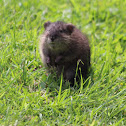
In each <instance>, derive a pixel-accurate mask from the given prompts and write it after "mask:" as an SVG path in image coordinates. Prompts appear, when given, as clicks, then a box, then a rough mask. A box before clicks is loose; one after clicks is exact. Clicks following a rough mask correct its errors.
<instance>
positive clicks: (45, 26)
mask: <svg viewBox="0 0 126 126" xmlns="http://www.w3.org/2000/svg"><path fill="white" fill-rule="evenodd" d="M50 24H51V22H50V21H47V22H45V23H44V28H45V29H46V28H47V27H48V26H49V25H50Z"/></svg>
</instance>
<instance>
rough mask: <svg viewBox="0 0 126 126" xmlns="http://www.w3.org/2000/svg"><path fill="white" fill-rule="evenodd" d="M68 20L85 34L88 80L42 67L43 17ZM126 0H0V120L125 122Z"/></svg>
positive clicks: (23, 122)
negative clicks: (71, 80)
mask: <svg viewBox="0 0 126 126" xmlns="http://www.w3.org/2000/svg"><path fill="white" fill-rule="evenodd" d="M57 20H62V21H66V22H71V23H73V24H74V25H76V26H77V27H78V28H80V29H81V30H82V31H83V32H85V33H86V34H87V35H88V36H89V39H90V46H91V65H92V69H93V72H91V73H90V77H89V81H88V82H87V86H86V87H85V88H83V87H82V86H83V85H85V83H83V82H81V88H80V89H74V88H70V87H69V86H67V85H64V83H63V82H62V79H61V81H60V79H57V80H56V81H55V80H54V76H52V75H50V74H49V75H48V76H47V74H46V72H45V69H44V67H42V66H41V65H42V63H41V59H40V54H39V44H38V43H39V36H40V35H41V34H42V32H43V30H44V29H43V23H44V22H46V21H57ZM125 96H126V0H102V1H101V0H92V1H91V0H85V1H84V0H55V1H52V0H0V125H5V126H8V125H15V126H16V125H18V126H21V125H22V126H23V125H59V126H61V125H69V126H71V125H75V126H77V125H78V126H80V125H86V126H88V125H90V126H98V125H113V126H124V125H126V121H125V120H126V99H125Z"/></svg>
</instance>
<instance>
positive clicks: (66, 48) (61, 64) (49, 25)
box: [40, 21, 90, 85]
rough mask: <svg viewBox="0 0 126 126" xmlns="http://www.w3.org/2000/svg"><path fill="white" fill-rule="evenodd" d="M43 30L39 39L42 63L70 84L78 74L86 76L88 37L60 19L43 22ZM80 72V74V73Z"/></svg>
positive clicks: (88, 57)
mask: <svg viewBox="0 0 126 126" xmlns="http://www.w3.org/2000/svg"><path fill="white" fill-rule="evenodd" d="M44 28H45V31H44V33H43V35H42V37H41V39H40V54H41V59H42V62H43V64H44V65H45V66H46V67H47V68H48V70H51V69H52V68H54V69H55V71H56V73H57V75H61V73H63V78H64V79H65V80H68V81H69V82H70V83H71V84H72V85H73V84H74V78H75V75H77V76H76V80H79V78H80V75H82V76H83V77H84V78H85V79H86V78H87V74H88V69H89V66H90V46H89V42H88V38H87V37H86V35H84V34H83V33H82V32H81V31H80V30H79V29H77V28H76V27H75V26H74V25H73V24H71V23H65V22H62V21H57V22H49V21H48V22H46V23H44ZM77 68H78V70H77ZM80 73H81V74H80Z"/></svg>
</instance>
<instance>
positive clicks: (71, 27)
mask: <svg viewBox="0 0 126 126" xmlns="http://www.w3.org/2000/svg"><path fill="white" fill-rule="evenodd" d="M74 28H75V26H74V25H72V24H67V30H68V32H69V33H70V34H71V33H72V32H73V30H74Z"/></svg>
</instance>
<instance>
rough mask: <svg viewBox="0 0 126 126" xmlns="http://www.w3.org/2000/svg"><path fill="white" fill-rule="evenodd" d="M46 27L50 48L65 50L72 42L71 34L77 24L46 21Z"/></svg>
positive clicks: (46, 40) (47, 41)
mask: <svg viewBox="0 0 126 126" xmlns="http://www.w3.org/2000/svg"><path fill="white" fill-rule="evenodd" d="M44 28H45V34H44V35H45V36H46V39H45V42H46V43H47V45H48V46H49V48H51V49H53V50H63V49H65V48H66V47H67V46H68V45H69V42H70V39H71V38H70V35H71V34H72V32H73V31H74V28H75V26H74V25H72V24H66V23H64V22H62V21H57V22H53V23H52V22H49V21H48V22H46V23H45V24H44Z"/></svg>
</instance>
